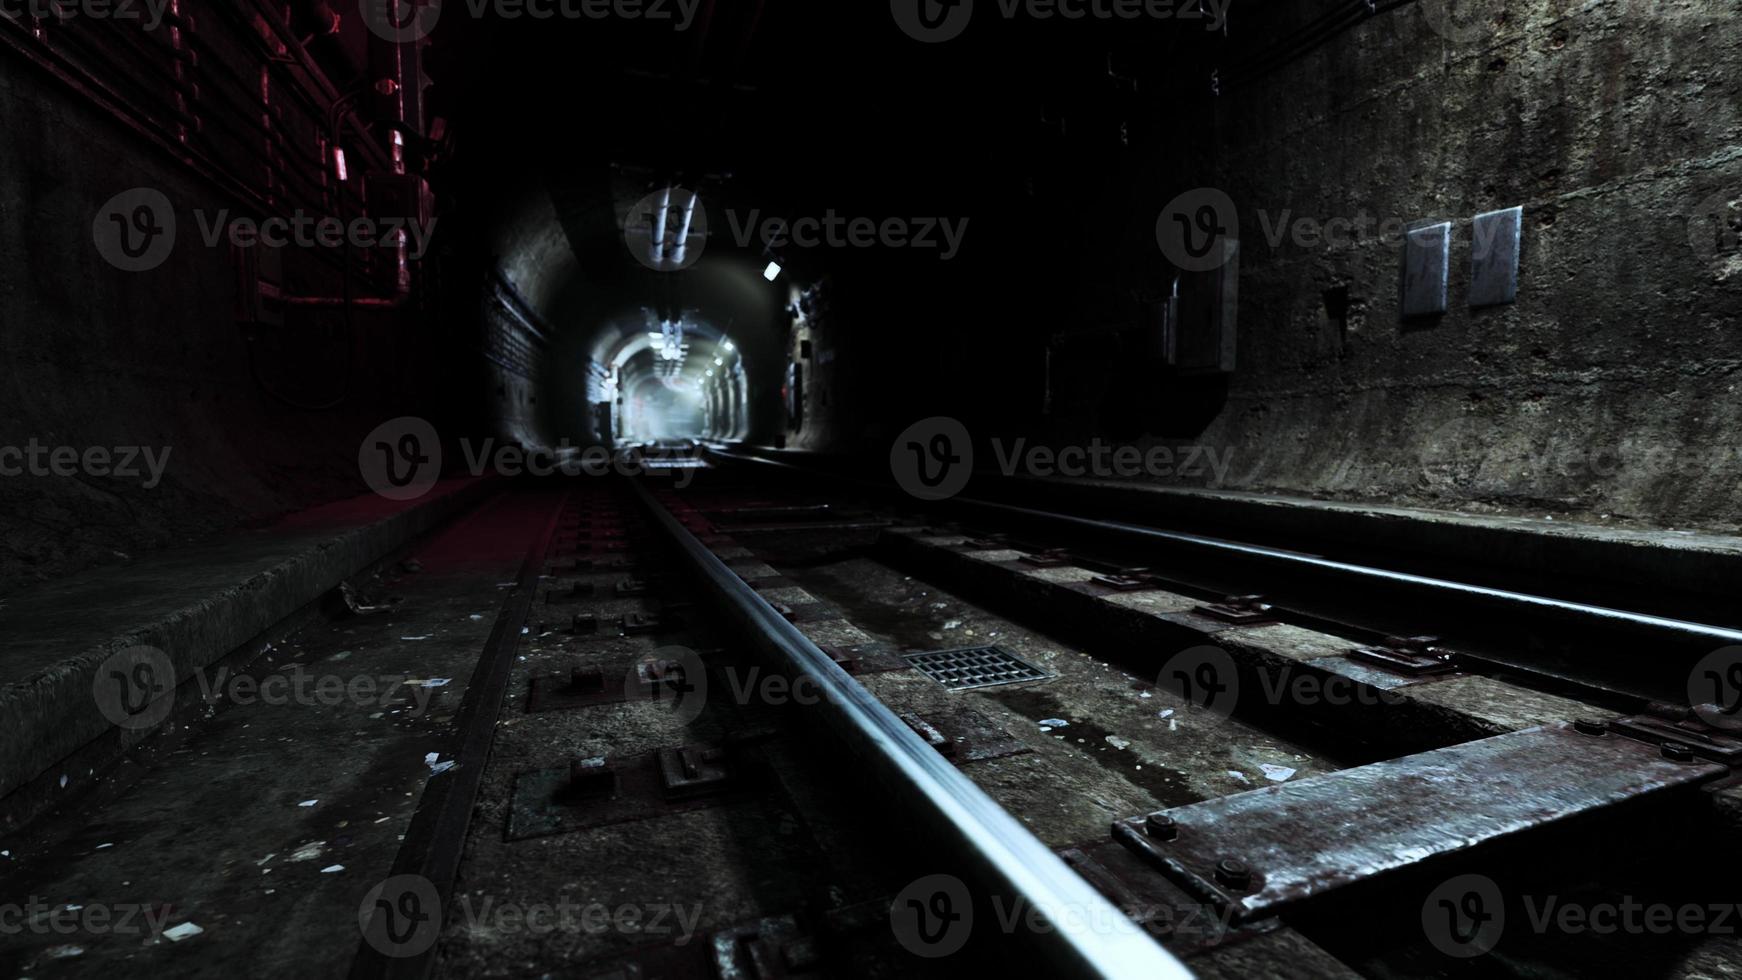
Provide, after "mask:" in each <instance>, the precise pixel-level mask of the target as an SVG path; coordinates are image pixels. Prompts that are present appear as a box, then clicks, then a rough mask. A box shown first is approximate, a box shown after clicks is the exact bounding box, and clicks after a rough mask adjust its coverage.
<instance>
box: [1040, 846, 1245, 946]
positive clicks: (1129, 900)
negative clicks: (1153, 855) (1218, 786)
mask: <svg viewBox="0 0 1742 980" xmlns="http://www.w3.org/2000/svg"><path fill="white" fill-rule="evenodd" d="M1059 857H1062V858H1064V861H1065V863H1066V864H1068V865H1070V866H1071V868H1072V869H1073V870H1074V871H1076V873H1077V874H1079V875H1082V876H1083V880H1084V881H1087V882H1088V883H1089V884H1091V885H1093V886H1094V887H1095V890H1096V891H1098V892H1100V893H1101V894H1102V895H1105V896H1106V897H1107V899H1108V901H1111V902H1112V903H1113V904H1114V906H1116V907H1117V908H1118V909H1119V910H1120V911H1121V912H1123V913H1125V915H1126V917H1128V918H1129V919H1130V920H1131V921H1132V922H1133V923H1135V924H1136V925H1138V926H1140V927H1142V928H1143V930H1144V931H1145V932H1147V933H1149V934H1150V935H1151V936H1154V937H1155V938H1156V939H1157V940H1159V941H1160V942H1161V944H1162V945H1164V946H1166V947H1167V948H1168V949H1169V950H1171V951H1173V952H1174V953H1176V954H1178V955H1180V956H1189V955H1191V954H1193V953H1199V952H1202V951H1204V950H1207V949H1213V948H1215V947H1217V946H1225V945H1227V944H1229V943H1233V942H1238V941H1240V940H1242V939H1249V938H1251V937H1253V936H1258V935H1263V934H1264V933H1267V932H1274V931H1275V930H1276V929H1277V927H1278V921H1277V920H1276V919H1273V918H1272V919H1263V920H1259V921H1257V922H1249V923H1245V924H1237V923H1234V922H1232V921H1230V920H1229V917H1228V914H1227V911H1226V910H1225V909H1223V908H1221V907H1219V906H1216V905H1214V904H1212V903H1208V902H1205V901H1203V900H1202V899H1198V898H1193V897H1192V896H1191V895H1190V894H1188V893H1187V892H1186V891H1185V890H1184V889H1182V888H1180V887H1179V886H1178V885H1175V884H1174V883H1173V882H1171V881H1168V880H1167V879H1166V878H1163V877H1162V876H1160V875H1158V874H1156V873H1155V871H1154V869H1152V868H1150V867H1149V865H1148V864H1147V863H1146V862H1144V860H1143V859H1142V858H1140V857H1138V856H1137V855H1135V854H1133V853H1131V852H1130V851H1129V850H1127V849H1125V848H1123V847H1120V846H1119V845H1118V844H1116V843H1114V842H1112V841H1102V842H1098V843H1095V844H1088V845H1084V846H1081V847H1071V848H1066V849H1065V850H1062V851H1060V852H1059Z"/></svg>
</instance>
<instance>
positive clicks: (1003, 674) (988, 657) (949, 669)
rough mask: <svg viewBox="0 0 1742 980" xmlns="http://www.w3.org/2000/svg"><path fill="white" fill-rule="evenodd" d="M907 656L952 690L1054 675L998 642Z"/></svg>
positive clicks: (1037, 679)
mask: <svg viewBox="0 0 1742 980" xmlns="http://www.w3.org/2000/svg"><path fill="white" fill-rule="evenodd" d="M904 656H905V657H906V659H907V662H908V663H910V664H912V665H913V666H914V667H916V668H918V669H919V670H920V671H921V672H923V673H924V674H925V675H926V676H927V677H930V678H931V679H932V680H934V681H937V682H938V683H939V684H942V685H943V686H944V687H947V688H949V689H950V690H952V691H966V690H970V689H972V688H977V687H996V686H997V685H1000V684H1020V683H1022V682H1024V681H1040V680H1047V679H1048V678H1050V677H1051V676H1052V675H1051V674H1048V673H1047V672H1046V671H1044V670H1041V669H1040V668H1039V667H1036V666H1034V665H1033V664H1031V663H1028V662H1027V661H1025V660H1023V659H1021V658H1020V657H1017V656H1015V655H1014V654H1012V653H1010V652H1009V651H1007V650H1005V649H1004V648H1003V647H998V646H985V647H965V648H963V649H960V650H933V651H931V652H929V653H909V654H904Z"/></svg>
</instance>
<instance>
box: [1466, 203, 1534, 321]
mask: <svg viewBox="0 0 1742 980" xmlns="http://www.w3.org/2000/svg"><path fill="white" fill-rule="evenodd" d="M1523 227H1524V209H1523V208H1507V209H1506V210H1504V211H1490V212H1488V213H1487V214H1479V215H1477V216H1476V218H1475V221H1473V222H1472V223H1471V242H1470V305H1471V306H1475V307H1481V306H1502V305H1504V304H1507V303H1511V302H1513V301H1514V300H1516V299H1518V243H1519V239H1520V238H1521V237H1523V236H1522V232H1523Z"/></svg>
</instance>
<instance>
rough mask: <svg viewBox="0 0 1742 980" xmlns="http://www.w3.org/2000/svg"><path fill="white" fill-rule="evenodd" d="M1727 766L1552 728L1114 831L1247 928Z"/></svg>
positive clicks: (1712, 775) (1715, 774)
mask: <svg viewBox="0 0 1742 980" xmlns="http://www.w3.org/2000/svg"><path fill="white" fill-rule="evenodd" d="M1727 772H1728V770H1727V769H1726V768H1725V767H1723V766H1720V765H1716V764H1713V763H1706V762H1693V763H1677V762H1671V761H1669V760H1666V759H1664V758H1662V756H1661V754H1660V753H1659V750H1658V748H1657V747H1656V746H1654V745H1648V744H1646V743H1643V742H1637V741H1633V740H1631V739H1626V738H1621V737H1618V736H1614V735H1608V736H1602V737H1592V736H1588V735H1581V734H1578V733H1576V732H1574V731H1572V730H1571V728H1570V727H1567V726H1562V725H1555V726H1548V727H1544V728H1532V729H1529V730H1526V731H1522V732H1513V733H1510V734H1507V735H1498V736H1495V737H1493V738H1487V739H1482V740H1480V741H1476V742H1468V743H1466V744H1463V745H1456V746H1452V747H1451V748H1445V749H1437V750H1435V751H1432V752H1424V753H1422V754H1420V755H1413V756H1408V757H1405V758H1402V759H1395V760H1392V761H1390V762H1381V763H1377V764H1374V765H1369V766H1360V767H1358V768H1354V769H1345V770H1343V771H1341V772H1335V773H1329V774H1326V775H1323V776H1314V777H1311V778H1308V779H1303V780H1300V781H1299V782H1292V783H1284V784H1282V785H1278V786H1270V787H1266V788H1264V789H1260V790H1254V791H1252V792H1250V793H1240V794H1237V795H1235V796H1228V797H1223V798H1222V799H1219V800H1210V801H1207V802H1204V803H1195V804H1192V805H1190V806H1185V807H1179V808H1177V809H1173V810H1166V811H1161V812H1164V813H1166V814H1167V815H1168V816H1170V817H1172V818H1173V820H1174V822H1175V824H1176V825H1177V827H1178V836H1177V837H1176V838H1175V839H1173V840H1171V841H1168V840H1161V839H1158V838H1156V837H1152V836H1149V835H1148V834H1146V833H1145V832H1144V829H1143V825H1144V819H1143V818H1136V819H1133V820H1125V821H1121V822H1119V823H1117V824H1115V825H1114V836H1115V837H1117V838H1118V839H1119V840H1120V841H1121V842H1122V843H1124V844H1125V845H1126V846H1127V847H1130V848H1132V849H1133V850H1135V851H1137V852H1138V853H1139V854H1141V855H1143V856H1144V857H1147V858H1148V859H1149V860H1150V861H1151V862H1152V863H1154V864H1156V865H1157V866H1158V867H1160V868H1161V870H1162V871H1163V872H1164V873H1166V874H1167V875H1168V876H1169V877H1171V878H1173V879H1174V880H1175V881H1178V882H1179V883H1180V884H1181V885H1182V886H1183V887H1185V888H1187V889H1188V890H1190V891H1193V892H1194V893H1197V894H1201V895H1204V896H1205V897H1207V898H1210V899H1211V900H1212V901H1215V902H1217V903H1218V904H1221V905H1224V906H1226V907H1229V908H1231V910H1232V911H1233V914H1234V918H1235V920H1237V921H1246V920H1249V919H1252V918H1255V917H1259V916H1264V915H1275V914H1277V913H1278V912H1279V911H1280V910H1281V909H1282V908H1283V907H1284V906H1287V905H1289V904H1291V903H1294V902H1297V901H1300V900H1302V899H1306V898H1311V897H1314V896H1317V895H1321V894H1324V893H1326V892H1329V891H1332V890H1334V889H1337V888H1340V887H1343V886H1345V885H1350V884H1353V883H1355V882H1359V881H1364V880H1366V879H1370V878H1374V877H1377V876H1379V875H1382V874H1384V873H1386V872H1390V871H1395V870H1397V869H1399V868H1405V867H1408V866H1410V865H1414V864H1419V863H1420V862H1422V861H1425V860H1427V859H1428V858H1431V857H1435V856H1437V855H1442V854H1450V853H1454V852H1458V851H1465V850H1469V849H1471V848H1474V847H1477V846H1479V845H1481V844H1484V843H1487V842H1490V841H1493V840H1496V839H1499V838H1502V837H1507V836H1510V835H1513V834H1518V833H1522V832H1525V831H1529V830H1532V829H1534V828H1537V827H1542V826H1544V825H1547V824H1551V823H1555V822H1557V821H1560V820H1563V819H1566V818H1568V817H1572V816H1575V815H1577V814H1581V813H1588V812H1592V811H1596V810H1601V809H1605V808H1608V807H1612V806H1615V805H1617V804H1620V803H1624V802H1627V801H1629V800H1634V799H1638V798H1640V797H1644V796H1647V795H1650V794H1653V793H1657V792H1661V791H1664V790H1668V789H1671V788H1674V787H1680V786H1689V785H1693V784H1697V783H1702V782H1706V781H1708V780H1712V779H1717V778H1719V777H1721V776H1723V775H1724V774H1726V773H1727ZM1224 859H1233V860H1236V861H1239V862H1242V863H1244V864H1245V865H1246V866H1247V867H1248V868H1249V869H1250V872H1251V881H1250V883H1249V884H1248V885H1247V886H1246V887H1243V888H1242V887H1231V886H1229V885H1227V884H1225V883H1223V882H1219V881H1218V880H1217V878H1216V867H1217V864H1218V863H1219V862H1221V861H1223V860H1224Z"/></svg>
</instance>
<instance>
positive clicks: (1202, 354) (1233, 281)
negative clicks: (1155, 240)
mask: <svg viewBox="0 0 1742 980" xmlns="http://www.w3.org/2000/svg"><path fill="white" fill-rule="evenodd" d="M1226 254H1227V260H1226V261H1225V262H1223V263H1222V264H1221V265H1219V266H1217V267H1216V268H1214V269H1207V270H1205V271H1202V272H1186V271H1181V272H1178V273H1176V274H1175V277H1174V284H1173V295H1172V296H1170V297H1168V298H1167V299H1166V300H1165V301H1163V302H1162V303H1161V304H1160V306H1159V309H1158V310H1157V316H1158V317H1159V319H1160V320H1161V338H1162V339H1161V346H1162V352H1163V359H1164V360H1165V361H1166V362H1167V363H1168V364H1169V365H1170V366H1172V367H1174V368H1177V369H1178V370H1179V371H1180V372H1181V373H1182V374H1231V373H1233V371H1234V363H1235V359H1234V355H1235V349H1236V344H1235V340H1236V334H1237V332H1236V323H1237V320H1238V316H1237V314H1238V311H1239V305H1240V243H1239V242H1237V241H1228V242H1226Z"/></svg>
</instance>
